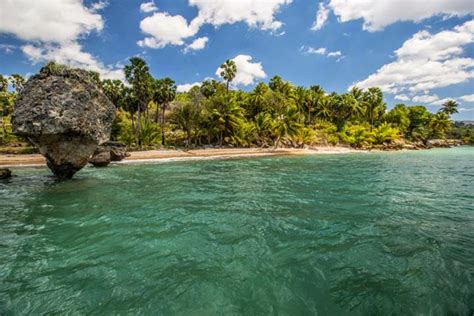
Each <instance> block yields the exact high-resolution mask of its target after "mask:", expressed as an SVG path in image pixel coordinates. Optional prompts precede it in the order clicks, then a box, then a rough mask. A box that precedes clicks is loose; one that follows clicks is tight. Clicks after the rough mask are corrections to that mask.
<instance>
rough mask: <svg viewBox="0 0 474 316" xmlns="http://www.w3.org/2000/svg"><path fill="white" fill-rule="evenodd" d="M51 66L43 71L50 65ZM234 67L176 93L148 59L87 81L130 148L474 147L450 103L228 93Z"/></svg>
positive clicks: (265, 89) (317, 93) (13, 86)
mask: <svg viewBox="0 0 474 316" xmlns="http://www.w3.org/2000/svg"><path fill="white" fill-rule="evenodd" d="M56 66H57V65H56V64H54V63H50V64H48V65H47V66H46V67H56ZM237 72H238V69H237V67H236V65H235V63H234V62H233V61H232V60H227V61H225V62H224V63H223V64H222V65H221V67H220V77H221V78H222V79H223V81H221V82H220V81H216V80H212V79H211V80H206V81H204V82H202V84H201V85H200V86H198V85H195V86H194V87H192V88H191V89H190V90H189V91H187V92H181V93H179V92H177V87H176V84H175V82H174V81H173V80H172V79H170V78H160V79H156V78H153V76H152V75H151V73H150V69H149V67H148V65H147V64H146V62H145V61H144V60H143V59H141V58H138V57H133V58H131V59H130V60H129V63H128V64H127V65H125V67H124V75H125V78H126V82H125V83H124V82H122V81H120V80H109V79H106V80H101V79H100V76H99V74H98V73H94V72H91V77H92V78H93V80H95V81H96V82H97V83H98V84H99V85H100V86H101V87H102V89H103V91H104V93H105V94H106V95H107V96H108V97H109V99H110V100H111V101H112V103H113V104H114V105H115V106H116V107H117V115H116V119H115V122H114V124H113V128H112V135H111V137H112V139H113V140H115V141H120V142H123V143H126V144H127V145H128V146H130V147H132V148H154V147H159V146H175V147H198V146H210V145H212V146H235V147H275V148H276V147H281V146H286V147H290V146H291V147H304V146H311V145H322V144H324V145H328V144H330V145H348V146H352V147H357V148H372V147H377V146H383V145H385V144H390V143H392V142H395V141H397V140H404V141H408V142H418V143H421V144H423V143H426V142H427V141H428V140H430V139H443V138H446V137H449V138H458V139H463V140H464V141H465V142H468V143H469V142H471V143H472V142H473V140H474V137H473V130H472V129H470V128H469V127H466V126H464V127H462V128H461V129H460V128H459V126H457V125H455V126H456V128H457V129H456V130H453V122H452V121H451V115H453V114H454V113H457V107H458V104H457V103H456V102H455V101H454V100H449V101H447V102H446V103H444V105H443V106H442V107H441V109H440V110H439V111H438V112H437V113H431V112H429V111H428V109H427V108H426V107H425V106H423V105H415V106H407V105H404V104H397V105H396V106H395V107H393V108H392V109H391V110H387V105H386V103H385V101H384V97H383V93H382V91H381V90H380V88H377V87H373V88H369V89H366V90H363V89H359V88H358V87H353V88H351V89H350V90H349V91H348V92H346V93H341V94H338V93H335V92H331V93H328V92H326V91H324V90H323V88H322V87H321V86H319V85H313V86H310V87H301V86H295V85H293V84H292V83H291V82H289V81H286V80H284V79H282V78H281V77H279V76H274V77H272V78H271V79H270V80H269V82H268V84H266V83H264V82H260V83H258V84H257V85H256V86H255V88H254V89H253V90H251V91H243V90H238V89H234V88H235V87H233V86H232V82H233V80H234V79H235V76H236V74H237ZM24 82H25V80H24V78H23V77H22V76H20V75H18V74H13V75H11V76H9V77H5V76H0V106H1V108H0V111H1V123H0V145H7V144H11V143H12V142H13V143H14V142H18V141H19V140H18V139H17V138H16V137H15V136H14V135H13V134H12V132H11V125H10V120H11V114H12V112H13V107H14V103H15V98H16V96H17V94H18V93H20V92H21V89H22V88H23V85H24Z"/></svg>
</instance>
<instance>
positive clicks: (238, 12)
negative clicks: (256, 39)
mask: <svg viewBox="0 0 474 316" xmlns="http://www.w3.org/2000/svg"><path fill="white" fill-rule="evenodd" d="M292 1H293V0H264V1H262V0H239V1H229V0H213V1H209V0H189V5H191V6H195V7H197V8H198V10H199V11H198V16H197V17H196V18H195V19H194V21H193V22H192V23H194V24H196V25H198V26H201V25H203V24H212V25H214V26H220V25H223V24H233V23H237V22H245V23H246V24H247V25H248V26H250V27H255V28H259V29H262V30H272V31H276V30H278V29H279V28H280V27H281V26H282V25H283V23H282V22H280V21H278V20H276V19H275V14H276V13H278V11H279V10H280V8H281V7H282V6H283V5H287V4H290V3H291V2H292Z"/></svg>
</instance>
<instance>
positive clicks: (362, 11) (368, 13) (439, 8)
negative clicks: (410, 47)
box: [328, 0, 474, 32]
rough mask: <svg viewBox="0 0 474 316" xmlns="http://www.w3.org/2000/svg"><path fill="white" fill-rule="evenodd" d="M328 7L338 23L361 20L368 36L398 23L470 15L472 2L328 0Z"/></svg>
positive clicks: (458, 0)
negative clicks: (369, 33) (435, 17)
mask: <svg viewBox="0 0 474 316" xmlns="http://www.w3.org/2000/svg"><path fill="white" fill-rule="evenodd" d="M328 6H329V7H330V8H331V10H332V11H333V12H334V14H335V15H336V16H337V17H338V19H339V21H340V22H348V21H352V20H358V19H363V21H364V25H363V29H364V30H367V31H369V32H374V31H380V30H382V29H383V28H385V27H386V26H387V25H390V24H393V23H396V22H399V21H414V22H421V21H423V20H425V19H427V18H429V17H432V16H436V15H443V16H444V17H450V16H465V15H468V14H473V13H474V5H473V4H472V0H429V1H427V0H364V1H354V0H329V3H328Z"/></svg>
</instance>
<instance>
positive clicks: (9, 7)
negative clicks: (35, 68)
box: [0, 0, 123, 79]
mask: <svg viewBox="0 0 474 316" xmlns="http://www.w3.org/2000/svg"><path fill="white" fill-rule="evenodd" d="M106 6H107V2H106V1H98V2H95V3H93V4H92V5H91V7H90V8H87V7H85V6H84V5H83V2H82V1H81V0H36V1H30V0H15V1H10V0H7V1H0V33H8V34H12V35H14V36H16V37H17V38H19V39H21V40H24V41H25V42H26V43H25V44H23V45H22V46H21V50H22V52H23V53H24V54H25V55H26V56H27V57H28V59H29V60H30V61H32V62H33V63H38V62H44V61H50V60H53V61H56V62H58V63H61V64H66V65H69V66H72V67H80V68H84V69H87V70H92V71H97V72H99V73H100V74H101V75H102V77H103V78H111V79H123V72H122V70H121V69H118V68H117V67H108V66H106V65H104V64H103V63H102V62H100V61H99V60H98V59H97V58H96V57H94V56H92V55H91V54H90V53H87V52H85V51H83V47H82V46H81V44H79V42H78V41H79V40H80V39H81V38H83V37H84V36H86V35H88V34H89V33H90V32H92V31H101V30H102V29H103V27H104V22H103V19H102V16H101V15H100V14H98V13H96V11H99V10H102V9H104V8H105V7H106Z"/></svg>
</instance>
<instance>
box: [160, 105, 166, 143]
mask: <svg viewBox="0 0 474 316" xmlns="http://www.w3.org/2000/svg"><path fill="white" fill-rule="evenodd" d="M165 109H166V105H165V104H163V107H162V108H161V146H165Z"/></svg>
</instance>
